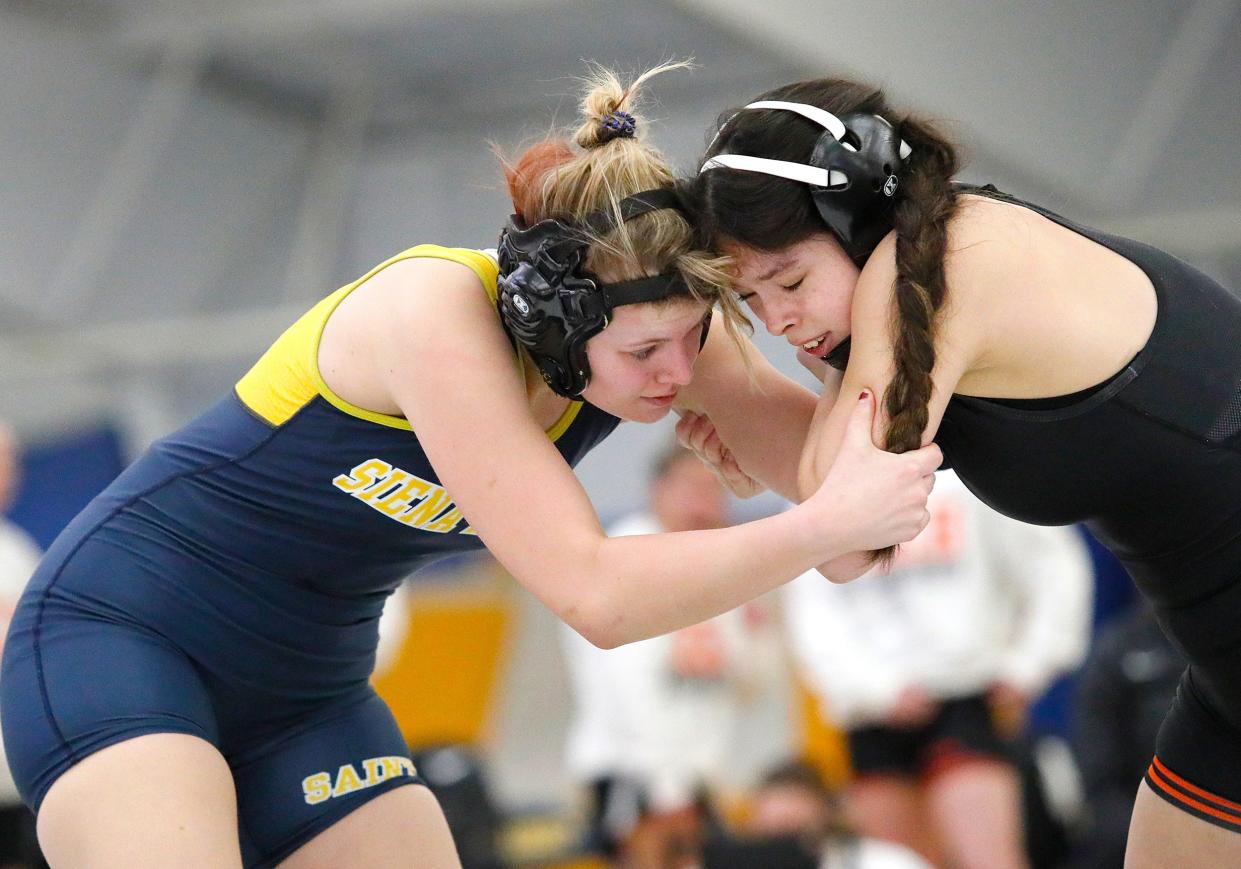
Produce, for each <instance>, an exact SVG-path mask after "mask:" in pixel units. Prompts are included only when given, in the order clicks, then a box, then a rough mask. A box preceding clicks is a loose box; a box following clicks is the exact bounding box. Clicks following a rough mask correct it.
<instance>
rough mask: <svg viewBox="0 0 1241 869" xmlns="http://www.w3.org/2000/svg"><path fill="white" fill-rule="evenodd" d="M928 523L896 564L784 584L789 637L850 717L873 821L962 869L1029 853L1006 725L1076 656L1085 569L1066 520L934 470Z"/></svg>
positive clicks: (824, 698) (1003, 866) (862, 814)
mask: <svg viewBox="0 0 1241 869" xmlns="http://www.w3.org/2000/svg"><path fill="white" fill-rule="evenodd" d="M928 507H929V509H930V511H931V523H930V525H929V526H928V527H927V529H926V530H925V531H924V532H923V533H922V534H921V535H919V536H918V537H917V538H916V539H915V540H914V541H912V542H911V543H909V544H906V545H905V546H904V547H902V549H901V552H900V555H899V556H898V558H897V559H896V562H895V563H894V565H893V567H892V570H891V572H890V574H889V575H886V576H882V575H876V574H871V575H869V576H867V577H864V578H861V579H859V580H856V581H855V582H852V583H849V584H846V585H833V584H832V583H830V582H828V581H827V580H825V579H823V578H822V577H821V576H820V575H819V574H818V573H809V574H807V575H805V576H802V577H800V578H798V579H796V580H794V581H793V582H792V583H790V584H789V585H788V586H786V588H785V609H786V617H787V624H788V627H789V632H790V641H791V644H792V647H793V652H794V655H795V657H796V659H797V662H798V665H799V668H800V669H801V671H802V673H803V676H804V678H805V679H806V682H807V683H808V685H809V686H810V687H811V689H812V690H813V691H814V692H815V694H816V695H817V696H818V698H819V700H820V704H821V707H822V709H823V712H824V713H825V715H826V717H828V718H829V719H830V720H832V721H834V722H835V723H837V724H838V725H840V726H841V727H843V728H844V729H845V731H846V736H847V740H848V748H849V754H850V758H851V762H852V765H853V771H854V781H853V783H852V785H851V787H850V789H849V810H850V816H851V818H852V819H853V822H854V825H855V827H856V828H857V829H858V831H859V832H861V833H862V834H864V835H868V836H873V837H875V838H880V839H886V840H889V841H894V842H899V843H902V844H904V845H907V846H909V847H911V848H913V849H915V850H917V851H919V852H920V853H922V854H923V855H924V856H926V857H927V859H929V860H930V861H931V862H933V863H938V862H941V861H942V862H944V863H947V864H949V865H952V866H955V867H963V869H972V867H986V869H1021V867H1025V866H1027V865H1028V862H1027V858H1026V856H1025V852H1024V841H1023V832H1022V821H1021V818H1022V804H1021V791H1020V783H1019V778H1018V774H1017V771H1016V769H1015V768H1014V766H1013V763H1012V760H1011V756H1010V753H1009V745H1008V740H1007V738H1006V737H1008V736H1010V735H1012V734H1014V733H1015V732H1016V731H1017V730H1018V729H1019V728H1020V726H1021V724H1022V721H1023V718H1024V713H1025V710H1026V708H1027V706H1028V704H1029V703H1030V701H1031V700H1032V699H1034V698H1036V697H1037V696H1038V695H1039V694H1040V693H1041V692H1042V691H1043V690H1044V689H1045V687H1046V686H1047V684H1048V683H1049V682H1050V681H1051V679H1052V678H1053V677H1055V676H1056V675H1058V674H1059V673H1061V672H1064V671H1066V670H1070V669H1073V668H1074V667H1076V666H1077V665H1078V663H1079V662H1080V660H1081V658H1082V656H1083V654H1084V652H1085V649H1086V645H1087V640H1088V637H1089V619H1090V597H1091V588H1092V577H1091V570H1090V561H1089V558H1088V555H1087V551H1086V548H1085V545H1084V543H1083V542H1082V540H1081V539H1080V537H1078V536H1077V534H1076V532H1074V531H1073V530H1072V529H1067V528H1039V527H1034V526H1030V525H1024V524H1022V523H1019V522H1014V521H1012V520H1010V519H1007V518H1005V517H1003V516H1000V515H998V514H996V513H995V512H993V511H992V510H990V509H988V508H987V507H985V506H984V505H983V504H981V503H980V502H979V501H978V500H977V499H975V498H974V497H973V496H972V495H970V494H969V492H968V491H967V490H966V489H965V487H964V485H963V484H962V483H961V482H960V481H959V480H958V479H957V478H956V477H955V476H954V475H952V474H950V473H941V474H940V475H939V477H938V479H937V482H936V487H935V491H934V493H933V494H932V497H931V501H930V503H929V504H928Z"/></svg>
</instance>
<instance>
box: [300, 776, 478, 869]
mask: <svg viewBox="0 0 1241 869" xmlns="http://www.w3.org/2000/svg"><path fill="white" fill-rule="evenodd" d="M279 865H280V869H317V867H322V866H366V867H368V869H389V867H391V869H397V867H418V869H460V866H461V862H460V860H459V859H458V858H457V849H456V847H455V846H454V845H453V842H452V836H451V835H450V833H449V832H448V823H447V822H446V821H445V820H444V813H443V811H442V810H441V809H440V807H439V803H437V802H436V801H435V797H433V796H432V795H431V792H430V791H429V790H428V789H427V788H426V787H425V786H423V785H414V786H410V787H401V788H397V789H396V790H391V791H388V792H387V793H385V794H382V795H380V796H379V797H376V798H375V799H373V800H371V801H370V802H368V803H366V804H365V805H363V806H361V807H360V808H358V809H357V810H355V811H353V812H351V813H350V814H348V815H346V816H345V817H343V818H342V819H340V820H339V821H337V822H336V823H335V824H333V825H332V826H331V827H329V828H328V829H326V830H324V831H323V832H322V833H320V834H319V835H318V836H316V837H315V838H313V839H311V840H310V841H309V842H307V843H306V844H305V845H303V846H302V847H301V848H299V849H298V850H297V851H295V852H293V854H292V855H291V856H290V857H289V858H288V859H287V860H285V861H284V862H282V863H281V864H279Z"/></svg>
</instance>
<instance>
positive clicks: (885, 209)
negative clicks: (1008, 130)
mask: <svg viewBox="0 0 1241 869" xmlns="http://www.w3.org/2000/svg"><path fill="white" fill-rule="evenodd" d="M746 109H783V110H786V111H790V112H796V113H797V114H799V115H801V116H802V117H804V118H808V119H809V120H811V121H814V122H815V123H817V124H819V125H820V126H821V127H823V129H824V132H823V133H822V134H821V135H820V136H819V140H818V141H817V142H816V143H815V145H814V149H813V150H812V151H811V152H810V160H809V163H791V162H789V161H787V160H772V159H768V158H766V157H752V156H749V155H745V154H717V155H715V156H714V157H711V158H710V159H708V160H707V162H705V163H704V164H703V165H702V169H700V170H699V171H700V172H706V171H707V170H708V169H719V168H727V169H740V170H743V171H746V172H762V173H765V174H767V175H777V176H779V177H781V178H788V179H790V180H792V181H801V182H803V183H805V184H809V185H810V195H811V197H812V198H813V199H814V204H815V207H816V208H817V209H818V211H819V216H820V217H822V218H823V221H824V222H825V223H826V224H827V225H828V227H829V228H830V229H831V230H832V232H833V233H835V234H836V237H837V238H838V239H840V243H841V245H842V246H843V247H844V249H845V251H846V252H847V253H848V254H849V256H850V257H852V258H853V261H854V262H856V263H858V264H859V265H861V264H862V263H864V262H865V261H866V258H867V257H869V256H870V255H871V253H872V252H873V251H874V249H875V246H876V245H877V244H879V242H880V240H881V239H882V238H883V237H884V236H885V235H887V233H888V232H889V231H890V230H891V229H892V205H893V204H894V202H895V197H896V189H897V187H898V186H899V185H900V174H901V168H902V167H903V166H904V163H905V160H906V159H907V158H908V157H909V154H910V152H911V150H912V149H911V148H910V147H909V145H908V144H906V143H905V142H904V141H902V140H901V138H900V136H898V135H897V133H896V130H895V129H894V128H893V127H892V125H891V124H890V123H888V122H887V121H886V120H884V119H883V118H881V117H879V116H878V115H872V114H868V113H865V112H853V113H851V114H847V115H845V116H844V117H841V118H837V117H836V116H835V115H833V114H832V113H831V112H828V111H825V110H823V109H820V108H818V107H817V106H810V105H806V104H805V103H789V102H783V101H780V100H760V101H759V102H756V103H750V104H749V105H748V106H745V107H743V108H742V111H745V110H746Z"/></svg>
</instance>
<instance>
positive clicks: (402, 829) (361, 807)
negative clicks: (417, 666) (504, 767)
mask: <svg viewBox="0 0 1241 869" xmlns="http://www.w3.org/2000/svg"><path fill="white" fill-rule="evenodd" d="M229 760H230V762H231V764H232V767H233V776H234V779H235V780H236V782H237V794H238V805H239V815H240V823H241V839H242V854H243V855H244V857H245V861H246V865H247V866H253V867H269V866H276V865H290V866H299V865H300V866H368V867H369V866H397V865H409V864H407V863H405V864H403V863H401V862H400V861H401V860H408V859H409V855H410V854H411V853H413V854H417V855H420V856H419V860H420V861H422V862H419V863H418V864H417V865H419V866H421V865H428V866H437V865H440V863H438V862H436V863H433V862H430V860H431V857H432V855H437V856H436V857H435V859H436V860H437V861H441V862H442V860H441V857H440V856H438V855H441V854H442V855H447V857H451V858H452V860H453V861H455V860H456V857H455V854H454V851H453V847H452V840H451V838H450V837H449V835H448V828H447V826H446V824H445V823H444V820H443V814H442V813H441V812H440V810H439V806H438V805H437V804H436V803H435V801H434V800H433V799H432V798H431V796H430V793H429V792H428V791H427V790H426V787H425V786H424V783H423V782H422V780H421V779H420V778H418V774H417V771H416V770H415V768H414V765H413V763H412V762H411V761H410V757H409V750H408V748H407V746H406V744H405V739H404V737H403V736H402V734H401V731H400V728H398V727H397V725H396V721H395V720H394V719H393V717H392V713H391V712H390V711H389V709H388V707H387V705H386V704H385V703H384V702H383V700H381V699H380V698H379V696H378V695H376V694H375V692H374V690H372V689H371V688H370V686H368V685H365V684H363V685H362V686H360V688H359V690H356V691H353V692H350V694H349V695H348V696H344V697H340V698H336V699H334V700H332V701H331V702H325V703H323V704H320V705H319V707H318V708H316V709H315V710H313V712H309V713H307V714H305V715H303V716H299V718H298V719H297V720H295V721H292V722H289V723H288V724H287V725H286V726H285V727H284V728H282V729H280V730H277V731H273V732H272V734H271V736H270V737H268V738H266V739H263V740H257V741H255V742H254V743H252V744H251V745H249V746H247V747H246V748H245V749H244V750H241V751H235V752H234V753H233V755H231V756H230V758H229ZM376 804H377V805H376ZM407 845H408V846H410V847H412V848H413V850H412V851H411V850H409V848H408V847H406V846H407ZM333 855H335V856H338V857H340V859H339V860H336V859H335V858H334V856H333ZM447 857H445V858H443V859H446V858H447ZM290 860H292V861H293V862H289V861H290ZM393 861H395V862H393ZM443 865H448V866H452V865H455V863H454V862H447V863H443Z"/></svg>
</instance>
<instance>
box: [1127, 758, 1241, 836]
mask: <svg viewBox="0 0 1241 869" xmlns="http://www.w3.org/2000/svg"><path fill="white" fill-rule="evenodd" d="M1146 774H1147V775H1148V776H1150V780H1151V782H1152V783H1154V784H1155V785H1157V786H1158V787H1159V789H1160V790H1162V791H1163V792H1164V793H1166V794H1168V795H1169V796H1171V797H1172V798H1173V799H1175V800H1176V801H1177V802H1180V803H1184V804H1185V805H1187V806H1191V807H1193V808H1195V809H1197V810H1198V811H1200V812H1204V813H1205V814H1208V815H1210V816H1211V817H1213V818H1219V819H1220V820H1221V821H1226V822H1228V823H1229V824H1232V825H1234V826H1238V827H1241V814H1234V813H1232V812H1225V811H1223V810H1222V809H1219V808H1216V807H1215V806H1212V805H1208V804H1207V803H1204V802H1201V801H1200V800H1196V799H1194V798H1193V797H1191V796H1189V794H1187V793H1185V792H1184V791H1182V790H1180V789H1178V788H1176V787H1174V786H1173V785H1172V784H1171V783H1169V782H1168V781H1167V780H1165V779H1164V775H1167V776H1168V778H1170V779H1172V780H1173V781H1175V782H1176V783H1177V784H1178V785H1180V786H1182V787H1184V788H1186V789H1187V790H1189V791H1191V792H1193V793H1195V794H1199V795H1200V796H1202V797H1203V798H1205V799H1208V800H1211V801H1212V802H1215V803H1219V804H1223V805H1226V806H1230V807H1232V808H1236V809H1241V805H1238V804H1237V803H1233V802H1229V801H1228V800H1225V799H1223V798H1222V797H1217V796H1215V794H1213V793H1210V792H1209V791H1204V790H1203V789H1202V788H1199V787H1195V786H1194V785H1192V784H1190V783H1189V782H1187V781H1185V779H1183V778H1181V777H1180V776H1178V775H1177V774H1176V773H1174V772H1172V771H1171V770H1170V769H1168V768H1167V767H1166V766H1164V765H1163V764H1162V763H1160V761H1159V758H1155V759H1154V762H1153V763H1152V764H1151V765H1150V769H1148V770H1147V771H1146Z"/></svg>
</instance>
